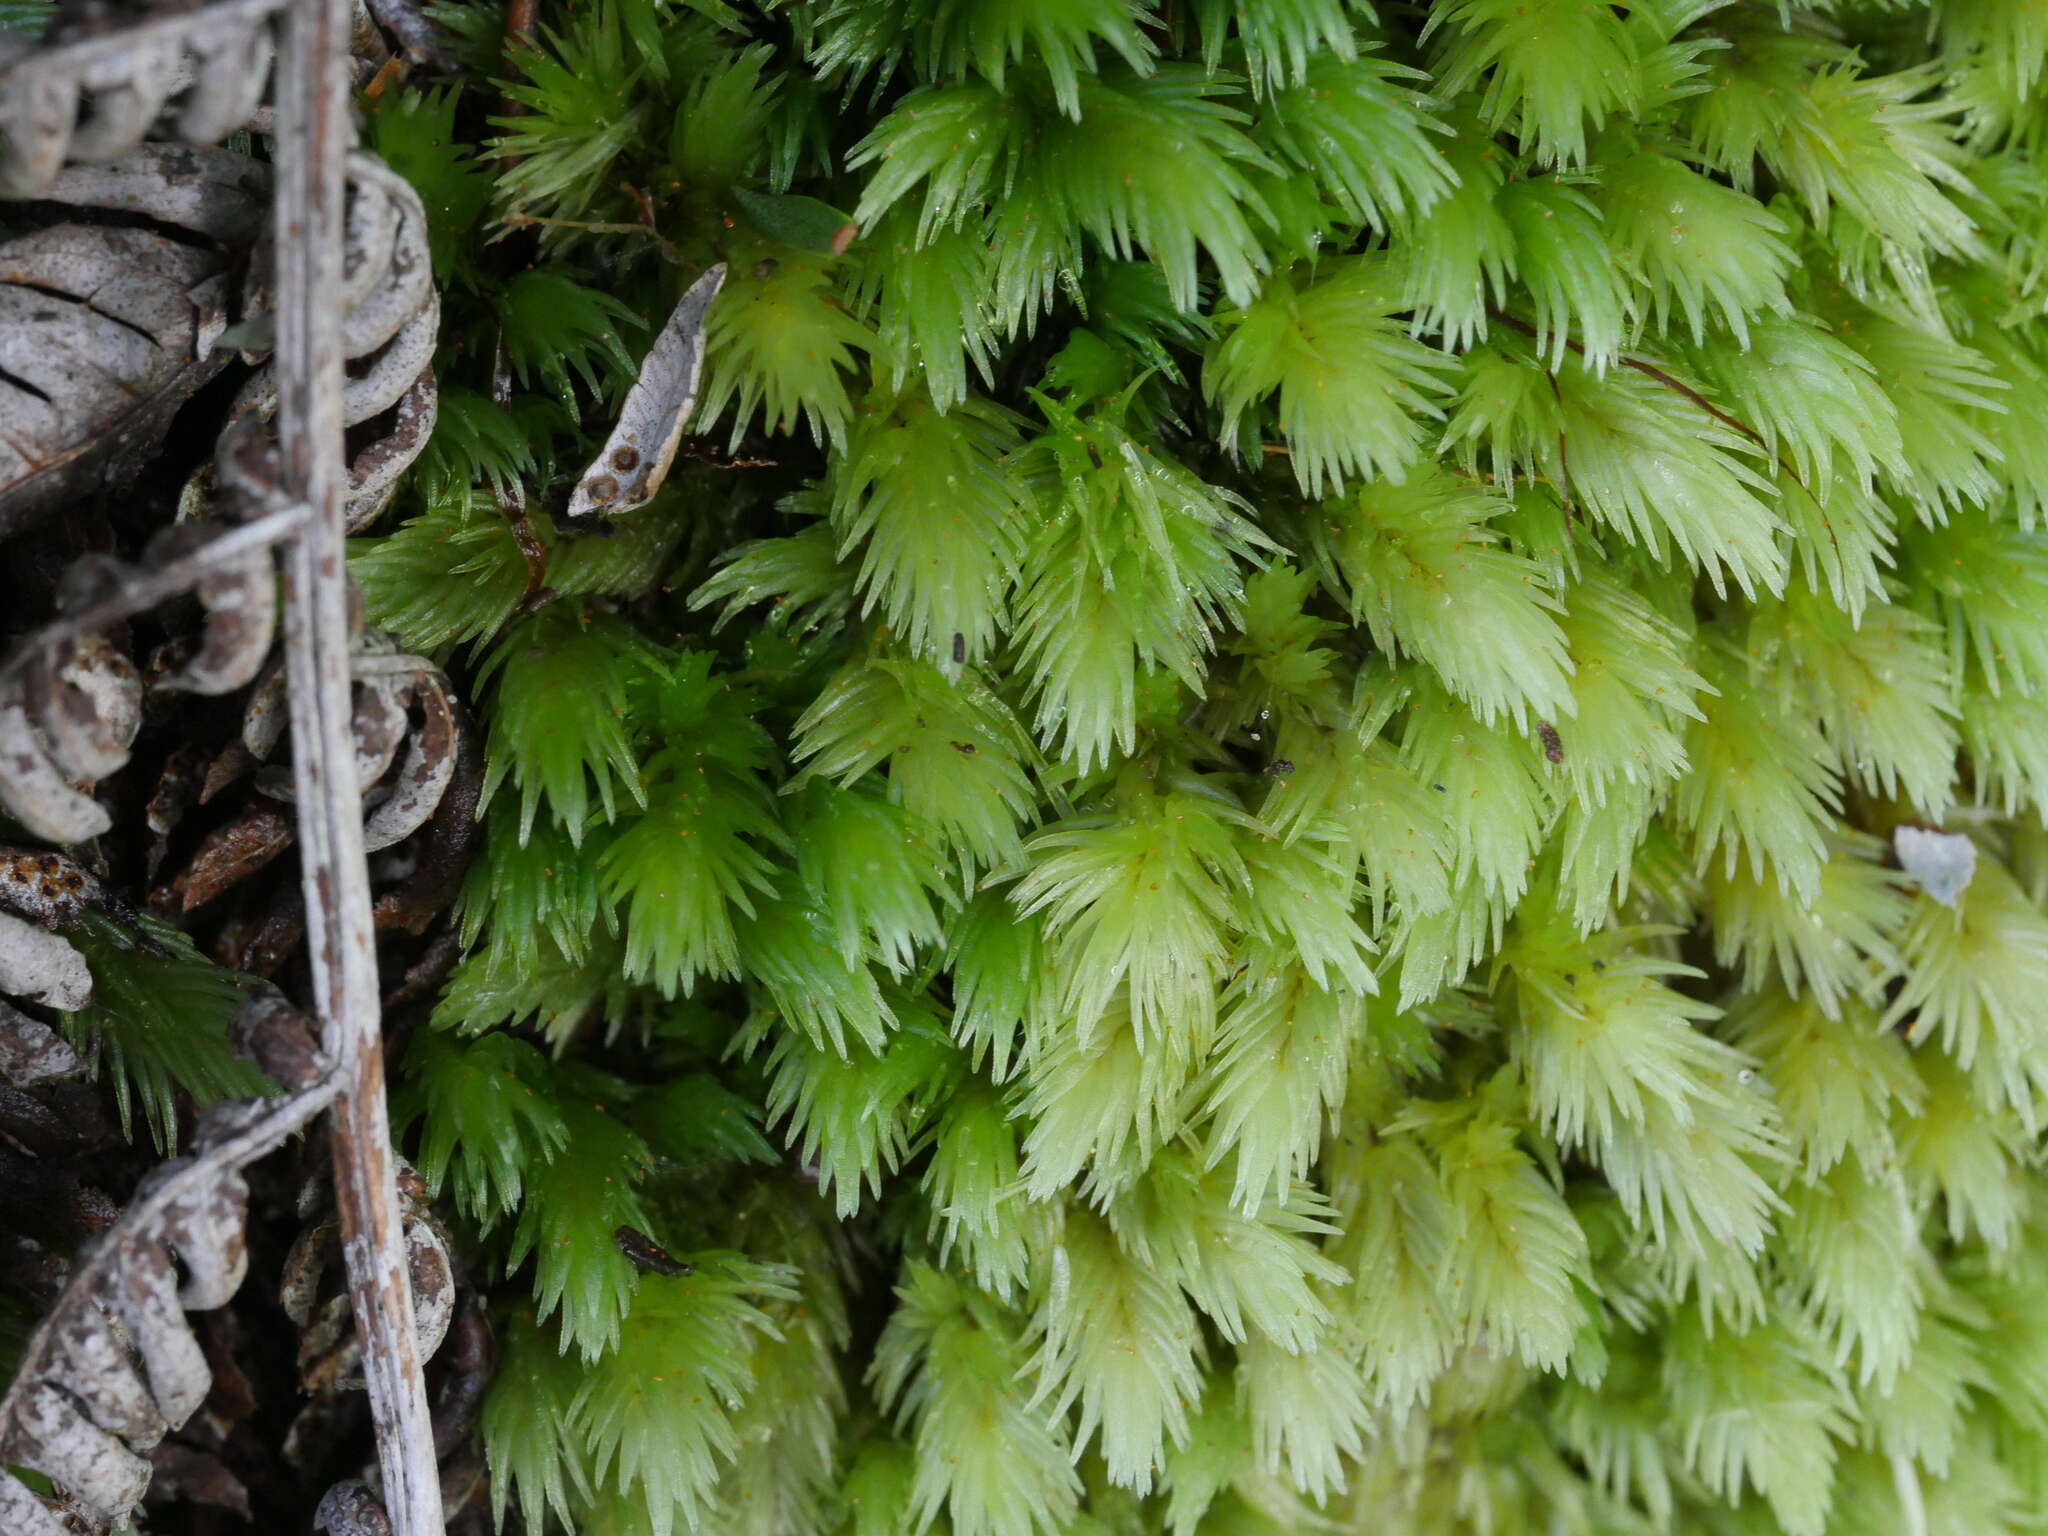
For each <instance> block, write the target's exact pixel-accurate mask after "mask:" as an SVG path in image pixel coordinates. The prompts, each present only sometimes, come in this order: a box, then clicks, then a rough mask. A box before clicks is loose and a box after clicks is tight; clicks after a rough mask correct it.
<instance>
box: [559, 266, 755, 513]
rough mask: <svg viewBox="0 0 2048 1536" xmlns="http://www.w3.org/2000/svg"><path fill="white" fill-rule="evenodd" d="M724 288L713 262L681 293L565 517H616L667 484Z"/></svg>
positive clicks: (694, 398) (721, 272)
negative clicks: (714, 304)
mask: <svg viewBox="0 0 2048 1536" xmlns="http://www.w3.org/2000/svg"><path fill="white" fill-rule="evenodd" d="M724 285H725V265H724V263H722V262H721V263H720V264H719V265H718V266H715V267H713V268H712V269H711V270H710V271H708V272H706V273H705V274H704V275H703V276H702V277H700V278H698V279H697V281H696V282H694V283H692V284H691V285H690V288H689V291H688V292H687V293H685V294H684V295H683V297H682V300H681V302H680V303H678V304H677V305H676V307H675V312H674V313H673V314H671V315H670V316H669V317H668V324H667V325H664V326H663V327H662V328H661V334H660V335H659V336H657V337H655V338H654V346H653V347H652V348H651V349H650V350H649V351H648V353H647V357H646V360H645V361H644V362H642V363H641V364H640V375H639V377H638V378H636V379H635V380H634V381H633V387H632V388H631V389H630V390H628V391H627V392H626V403H625V404H624V405H623V406H622V407H620V410H619V424H618V425H617V426H615V427H613V428H612V435H611V436H610V437H608V438H606V439H605V445H604V451H603V452H602V453H600V454H599V455H598V456H597V458H596V460H595V462H593V463H592V464H591V466H590V468H589V469H587V470H585V471H584V472H583V478H582V479H581V480H580V481H579V482H577V486H576V489H575V491H574V492H573V493H572V494H571V495H570V497H569V516H571V517H593V516H598V515H604V516H610V517H616V516H617V515H619V514H620V513H622V512H630V511H632V510H633V509H634V508H635V507H641V506H645V505H646V504H647V503H648V502H649V501H651V500H652V499H653V498H654V493H655V492H656V491H658V490H660V489H661V483H662V481H664V480H666V479H667V478H668V472H669V466H670V465H672V464H673V463H674V462H675V457H676V445H677V444H678V443H680V442H681V441H682V436H683V426H684V424H685V423H686V422H688V420H689V419H690V409H691V407H692V406H694V405H695V404H696V403H697V382H698V380H699V379H700V378H701V377H702V375H703V372H704V317H705V316H706V315H707V314H708V313H710V310H711V301H712V300H713V299H715V298H717V297H718V290H719V289H720V288H722V287H723V286H724Z"/></svg>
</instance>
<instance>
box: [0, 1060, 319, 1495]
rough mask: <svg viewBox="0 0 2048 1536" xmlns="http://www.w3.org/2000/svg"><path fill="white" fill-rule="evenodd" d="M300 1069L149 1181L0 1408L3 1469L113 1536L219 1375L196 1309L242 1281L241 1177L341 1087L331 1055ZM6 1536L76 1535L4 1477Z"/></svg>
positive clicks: (220, 1114) (34, 1344) (212, 1120)
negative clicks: (44, 1486) (17, 1472)
mask: <svg viewBox="0 0 2048 1536" xmlns="http://www.w3.org/2000/svg"><path fill="white" fill-rule="evenodd" d="M0 1029H4V1024H0ZM307 1038H308V1039H309V1040H310V1036H308V1037H307ZM297 1066H298V1070H297V1071H296V1073H295V1081H293V1082H291V1083H290V1084H289V1086H290V1088H291V1091H290V1092H289V1093H287V1094H286V1095H285V1096H283V1097H281V1098H276V1099H257V1100H245V1101H239V1102H232V1103H227V1104H219V1105H215V1106H214V1107H213V1109H212V1110H210V1111H209V1112H208V1113H207V1114H206V1115H205V1116H203V1117H202V1118H201V1120H200V1123H199V1126H198V1128H197V1131H196V1133H195V1136H194V1151H193V1154H192V1155H191V1156H190V1157H185V1158H179V1159H176V1160H174V1161H172V1162H169V1163H166V1164H165V1165H164V1166H163V1167H162V1168H160V1169H159V1170H158V1171H157V1172H156V1173H155V1174H154V1175H152V1176H151V1177H150V1178H149V1179H148V1180H146V1181H145V1183H144V1185H143V1187H142V1188H140V1189H138V1190H137V1192H136V1197H135V1199H134V1201H133V1202H132V1203H131V1204H130V1205H129V1207H128V1209H127V1211H126V1212H124V1213H123V1215H122V1217H121V1219H120V1221H119V1223H118V1224H116V1226H115V1227H114V1229H113V1230H112V1231H110V1232H109V1233H107V1234H106V1235H105V1237H103V1238H102V1239H101V1241H100V1243H99V1246H98V1247H97V1248H96V1249H95V1250H94V1251H93V1253H92V1254H91V1255H90V1257H88V1258H86V1259H85V1260H84V1261H83V1262H82V1263H81V1264H79V1265H78V1267H77V1268H76V1269H75V1270H74V1272H73V1274H72V1277H71V1281H70V1283H69V1284H68V1285H67V1286H66V1287H65V1290H64V1293H63V1295H62V1297H61V1298H60V1299H59V1300H58V1302H57V1305H56V1307H55V1308H54V1309H53V1310H52V1311H51V1312H50V1313H49V1314H48V1315H47V1316H46V1317H45V1318H44V1319H43V1321H42V1323H41V1325H40V1326H39V1327H38V1328H37V1330H36V1333H35V1336H34V1337H33V1339H32V1340H31V1341H30V1344H29V1347H28V1350H27V1352H26V1354H25V1356H24V1359H23V1361H22V1364H21V1367H20V1369H19V1371H18V1372H17V1374H16V1376H15V1379H14V1382H13V1384H12V1385H11V1386H10V1387H9V1388H8V1391H7V1395H6V1397H5V1398H4V1399H0V1461H4V1462H7V1463H11V1464H14V1465H25V1466H29V1467H33V1468H34V1469H36V1470H37V1471H39V1472H41V1473H43V1474H44V1475H45V1476H46V1477H48V1478H49V1479H50V1481H51V1482H52V1483H53V1484H54V1485H55V1487H56V1490H57V1492H58V1493H59V1494H61V1495H63V1496H64V1498H65V1499H66V1500H67V1501H68V1502H69V1505H70V1506H71V1507H72V1508H73V1509H75V1510H77V1511H78V1512H79V1513H81V1514H83V1515H84V1516H85V1517H86V1518H87V1519H88V1520H91V1521H93V1522H95V1523H96V1524H97V1525H99V1526H101V1527H105V1526H108V1525H115V1524H120V1523H122V1522H124V1521H126V1520H127V1519H128V1517H129V1516H130V1515H131V1514H132V1513H133V1511H134V1510H135V1508H136V1506H137V1505H138V1504H140V1503H141V1501H142V1496H143V1493H144V1491H145V1490H146V1489H147V1488H148V1486H149V1480H150V1462H149V1459H148V1456H149V1452H150V1451H151V1450H152V1449H153V1448H154V1447H155V1446H156V1444H157V1442H158V1441H160V1440H161V1439H162V1438H163V1436H164V1435H165V1434H166V1433H167V1432H168V1431H169V1430H171V1429H173V1428H175V1427H176V1426H178V1425H180V1424H182V1423H184V1422H185V1420H186V1419H188V1418H189V1417H191V1415H192V1414H193V1412H194V1411H196V1410H197V1408H198V1407H199V1404H200V1403H201V1401H203V1400H204V1398H205V1396H206V1392H207V1388H208V1386H209V1384H210V1382H211V1380H212V1376H211V1373H210V1371H209V1370H208V1368H207V1364H206V1360H205V1358H204V1356H203V1355H202V1354H201V1353H200V1349H199V1345H198V1342H197V1340H196V1339H195V1338H194V1337H193V1335H192V1331H191V1329H190V1327H189V1326H188V1324H187V1323H186V1321H185V1317H184V1313H185V1312H186V1311H188V1310H202V1309H207V1308H212V1307H219V1306H223V1305H225V1304H226V1303H227V1301H228V1299H229V1298H230V1297H231V1296H233V1295H234V1293H235V1290H236V1289H237V1288H238V1287H239V1286H240V1285H241V1283H242V1278H243V1275H244V1273H245V1271H246V1268H247V1253H246V1249H245V1246H244V1240H243V1232H242V1226H243V1220H244V1213H245V1209H246V1206H247V1201H248V1190H247V1187H246V1186H245V1185H244V1184H243V1182H242V1178H241V1173H240V1170H241V1169H242V1168H243V1167H245V1166H246V1165H247V1164H249V1163H250V1162H253V1161H254V1160H255V1159H257V1158H259V1157H261V1156H263V1155H264V1154H265V1153H267V1152H269V1151H271V1150H273V1149H274V1148H276V1147H277V1146H279V1145H281V1144H282V1143H283V1141H284V1140H285V1138H286V1137H287V1136H289V1135H290V1134H291V1133H292V1132H293V1131H295V1130H297V1129H299V1128H300V1127H301V1126H303V1125H305V1124H306V1123H307V1122H308V1121H309V1120H311V1119H312V1118H313V1117H314V1116H316V1115H318V1114H319V1113H320V1112H321V1111H322V1110H323V1109H325V1108H326V1107H327V1105H328V1104H329V1103H330V1102H331V1101H332V1100H333V1098H334V1096H335V1095H336V1093H337V1092H339V1090H340V1088H341V1079H340V1076H339V1075H338V1074H337V1073H336V1072H335V1070H334V1068H333V1065H332V1063H331V1062H329V1061H328V1060H327V1059H326V1057H325V1056H324V1055H311V1054H303V1055H302V1056H301V1058H300V1061H299V1063H298V1064H297ZM0 1528H4V1529H5V1530H6V1531H7V1532H8V1533H9V1536H68V1530H69V1528H68V1527H67V1526H66V1524H65V1522H64V1521H63V1520H62V1519H60V1518H59V1516H58V1515H57V1514H56V1513H54V1512H52V1511H51V1510H50V1509H49V1508H48V1507H47V1506H46V1505H45V1504H44V1502H43V1501H42V1500H41V1499H39V1498H37V1497H36V1496H35V1495H34V1494H32V1493H31V1492H30V1491H29V1490H28V1488H27V1487H26V1486H25V1485H23V1484H22V1483H21V1482H19V1481H17V1480H16V1479H15V1478H13V1477H11V1476H9V1475H7V1474H6V1473H5V1472H0Z"/></svg>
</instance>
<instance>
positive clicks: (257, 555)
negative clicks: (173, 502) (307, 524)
mask: <svg viewBox="0 0 2048 1536" xmlns="http://www.w3.org/2000/svg"><path fill="white" fill-rule="evenodd" d="M222 531H223V530H221V529H220V528H218V527H215V526H212V525H210V524H206V523H181V524H179V525H178V526H176V527H174V528H167V529H165V530H164V531H163V532H162V533H160V534H158V535H157V536H156V538H154V539H152V540H151V541H150V546H149V553H150V557H151V559H152V560H155V561H167V560H173V559H176V558H178V557H179V556H182V555H188V554H192V553H193V552H195V551H197V550H200V549H204V548H205V547H206V546H207V545H209V544H211V543H212V542H213V540H214V539H215V538H217V537H218V536H219V535H220V533H221V532H222ZM193 590H194V591H195V592H196V593H197V595H198V598H199V601H200V604H201V605H202V606H203V607H204V608H205V609H206V629H205V631H204V633H203V634H202V635H201V637H200V641H199V644H198V647H197V649H196V650H194V651H193V652H192V654H191V655H189V656H188V657H186V658H185V659H184V661H183V664H182V665H181V666H179V667H178V668H177V670H175V671H173V672H169V673H167V674H165V675H164V676H162V677H159V678H157V679H156V682H155V686H156V687H158V688H163V689H168V690H171V691H174V692H185V693H202V694H208V695H218V694H223V693H233V692H234V691H235V690H236V689H237V688H245V687H247V686H248V684H249V682H250V680H251V679H252V678H254V677H255V676H256V674H257V673H258V672H259V671H261V670H262V668H263V662H264V658H265V657H267V656H268V655H269V654H270V642H271V641H272V639H273V638H275V636H276V634H277V567H276V562H275V561H274V560H273V558H272V556H271V553H270V551H269V550H267V549H253V550H249V551H248V552H246V553H244V554H242V555H239V556H236V557H235V558H233V559H231V560H226V561H223V562H222V563H220V564H219V565H216V566H214V567H213V568H212V569H210V570H208V571H207V572H206V574H205V575H203V576H201V577H200V578H199V584H198V586H197V587H195V588H194V589H193Z"/></svg>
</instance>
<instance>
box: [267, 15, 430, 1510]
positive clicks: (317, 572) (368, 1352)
mask: <svg viewBox="0 0 2048 1536" xmlns="http://www.w3.org/2000/svg"><path fill="white" fill-rule="evenodd" d="M348 32H349V7H348V3H347V0H300V3H299V4H297V5H294V6H293V7H292V8H291V9H290V10H289V11H288V12H287V13H286V16H285V24H284V34H283V58H282V61H281V66H280V67H281V71H282V74H283V77H284V78H285V79H287V80H289V81H290V82H291V84H292V88H291V89H290V90H288V91H282V92H280V93H279V96H280V101H279V106H278V115H279V130H280V133H279V136H280V138H281V139H282V140H283V141H284V143H286V144H287V145H290V146H292V147H293V150H295V152H293V153H287V154H285V155H284V156H283V157H282V164H281V166H280V168H279V176H278V200H277V224H276V228H277V298H278V303H277V386H278V412H277V428H278V440H279V442H280V444H281V446H282V450H283V455H284V460H283V469H284V475H285V483H286V485H287V487H288V488H289V490H290V492H291V494H292V495H293V496H294V497H295V498H296V499H301V500H303V501H305V502H306V504H307V505H309V506H310V507H311V508H312V509H313V520H312V522H311V523H310V524H309V526H308V527H307V529H306V530H305V532H304V533H303V534H302V536H301V537H300V538H299V539H298V540H297V541H295V542H294V544H293V545H292V548H291V550H290V553H289V555H288V557H287V559H286V561H285V579H286V590H287V598H288V601H287V607H286V614H285V623H286V636H285V656H286V666H287V670H288V673H289V677H290V693H291V716H292V743H293V750H292V766H293V774H294V780H295V784H296V790H297V794H296V799H297V805H298V813H299V831H300V848H301V853H300V866H301V872H302V880H303V888H304V895H305V906H306V916H307V937H308V949H309V950H310V955H311V961H312V971H313V990H314V999H315V1006H316V1008H317V1010H318V1013H319V1017H320V1021H321V1026H322V1034H323V1040H324V1042H325V1045H326V1048H327V1051H328V1053H329V1054H330V1055H331V1056H332V1057H333V1058H334V1060H335V1061H336V1063H337V1064H338V1069H339V1071H340V1073H341V1076H342V1083H343V1085H344V1086H343V1096H342V1098H341V1100H340V1102H339V1103H338V1104H337V1106H336V1108H335V1112H334V1116H333V1120H332V1123H331V1140H332V1144H333V1148H334V1179H335V1202H336V1206H337V1208H338V1211H339V1213H340V1217H341V1227H342V1243H343V1256H344V1261H345V1263H346V1266H347V1271H348V1277H349V1286H350V1291H351V1293H352V1295H353V1298H354V1307H355V1314H356V1329H357V1333H358V1335H359V1337H360V1338H361V1340H362V1344H363V1365H364V1375H365V1385H366V1386H367V1388H368V1391H369V1398H370V1412H371V1416H372V1418H373V1420H374V1421H375V1423H376V1426H377V1454H378V1462H379V1465H380V1467H381V1469H382V1473H383V1485H384V1486H383V1501H384V1505H385V1508H386V1510H387V1511H388V1513H389V1514H390V1517H391V1524H392V1528H393V1531H394V1532H395V1536H442V1528H443V1527H442V1518H441V1489H440V1482H439V1477H438V1473H437V1471H436V1466H435V1459H434V1441H433V1428H432V1425H431V1422H430V1420H429V1417H428V1412H427V1398H426V1388H425V1383H424V1380H423V1378H422V1375H421V1371H420V1360H419V1354H418V1345H417V1339H416V1336H415V1333H414V1321H413V1306H412V1293H411V1289H410V1287H409V1285H408V1282H407V1275H406V1254H405V1247H404V1241H403V1233H402V1230H401V1227H400V1222H399V1211H398V1195H397V1188H396V1183H395V1175H394V1169H393V1166H392V1162H391V1139H390V1127H389V1124H388V1120H387V1116H386V1110H385V1103H384V1057H383V1041H382V1038H381V1034H380V1031H379V1025H378V1005H377V959H376V952H375V949H374V948H373V937H372V932H371V926H370V887H369V875H368V872H367V870H366V868H365V865H364V858H363V829H362V802H361V796H360V793H359V791H358V788H357V786H356V784H355V782H354V777H353V774H352V772H351V771H350V770H351V766H352V765H353V763H354V759H355V751H354V746H353V743H352V742H351V740H350V719H351V716H352V713H353V705H352V701H351V688H350V676H349V664H350V658H349V611H348V610H349V604H348V591H347V570H346V566H345V564H344V559H343V547H342V546H343V516H344V510H343V503H344V497H345V495H346V491H347V473H348V472H347V466H346V464H345V463H344V461H343V444H342V393H343V378H342V335H341V326H340V317H339V316H338V315H336V313H335V311H334V306H333V304H332V302H331V300H332V295H334V294H335V293H337V292H339V291H340V288H341V283H342V272H341V255H342V248H343V239H344V236H343V225H344V206H343V200H344V175H343V166H344V156H345V154H346V151H347V148H348V132H349V128H348V118H347V103H346V101H345V99H344V96H343V92H342V88H341V85H342V75H341V72H340V62H341V59H342V56H343V53H344V51H345V49H346V47H347V39H348Z"/></svg>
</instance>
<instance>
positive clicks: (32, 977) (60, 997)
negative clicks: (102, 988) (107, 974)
mask: <svg viewBox="0 0 2048 1536" xmlns="http://www.w3.org/2000/svg"><path fill="white" fill-rule="evenodd" d="M0 996H5V997H24V998H27V999H28V1000H29V1001H30V1002H32V1003H41V1004H42V1005H43V1006H44V1007H46V1008H56V1009H60V1010H62V1011H63V1012H65V1013H76V1012H77V1011H78V1010H79V1009H81V1008H83V1007H84V1006H85V1005H86V1004H87V1003H88V1002H90V1001H92V972H91V971H89V970H87V969H86V964H85V956H83V955H81V954H80V953H79V952H78V951H77V950H76V949H74V948H72V947H71V941H70V940H68V939H66V938H64V937H63V936H62V935H61V934H55V933H52V932H50V931H49V930H48V929H47V928H41V927H38V926H37V925H35V924H34V923H25V922H23V921H22V920H21V919H20V918H18V917H15V916H13V915H12V914H11V913H7V912H0Z"/></svg>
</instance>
